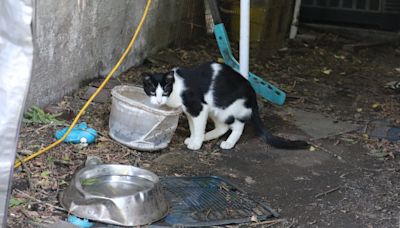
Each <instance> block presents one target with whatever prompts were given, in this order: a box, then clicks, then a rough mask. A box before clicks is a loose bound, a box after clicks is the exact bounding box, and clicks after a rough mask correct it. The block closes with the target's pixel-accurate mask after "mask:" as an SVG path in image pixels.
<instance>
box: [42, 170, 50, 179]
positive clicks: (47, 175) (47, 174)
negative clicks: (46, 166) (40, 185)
mask: <svg viewBox="0 0 400 228" xmlns="http://www.w3.org/2000/svg"><path fill="white" fill-rule="evenodd" d="M49 175H50V171H48V170H45V171H43V172H42V173H40V176H41V177H43V178H47V177H49Z"/></svg>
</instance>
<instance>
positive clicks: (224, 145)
mask: <svg viewBox="0 0 400 228" xmlns="http://www.w3.org/2000/svg"><path fill="white" fill-rule="evenodd" d="M234 146H235V144H233V143H230V142H227V141H222V142H221V145H220V147H221V148H222V149H224V150H229V149H232V148H233V147H234Z"/></svg>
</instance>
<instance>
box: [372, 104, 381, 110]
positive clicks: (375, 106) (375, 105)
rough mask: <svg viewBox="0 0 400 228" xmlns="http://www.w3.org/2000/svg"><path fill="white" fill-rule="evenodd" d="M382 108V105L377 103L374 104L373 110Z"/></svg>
mask: <svg viewBox="0 0 400 228" xmlns="http://www.w3.org/2000/svg"><path fill="white" fill-rule="evenodd" d="M380 106H381V104H380V103H379V102H375V103H374V104H372V108H373V109H377V108H379V107H380Z"/></svg>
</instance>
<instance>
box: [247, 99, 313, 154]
mask: <svg viewBox="0 0 400 228" xmlns="http://www.w3.org/2000/svg"><path fill="white" fill-rule="evenodd" d="M254 103H255V104H253V105H252V106H253V107H252V115H251V123H252V124H253V128H254V130H255V132H256V134H257V135H258V136H260V137H261V138H262V139H263V140H264V141H265V142H267V143H268V144H270V145H271V146H273V147H276V148H280V149H292V150H296V149H308V148H310V144H308V143H307V142H306V141H302V140H288V139H285V138H282V137H279V136H274V135H272V134H271V132H269V131H268V130H267V129H266V128H265V126H264V124H263V122H262V121H261V118H260V114H259V112H258V105H257V101H255V102H254Z"/></svg>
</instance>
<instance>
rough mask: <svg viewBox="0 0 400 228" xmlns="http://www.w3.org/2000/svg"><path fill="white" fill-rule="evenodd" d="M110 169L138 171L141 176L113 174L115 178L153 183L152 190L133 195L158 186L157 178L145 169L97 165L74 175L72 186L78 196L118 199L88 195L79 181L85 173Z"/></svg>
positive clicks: (128, 166) (158, 180) (117, 165)
mask: <svg viewBox="0 0 400 228" xmlns="http://www.w3.org/2000/svg"><path fill="white" fill-rule="evenodd" d="M112 167H114V168H117V169H125V170H129V171H139V172H141V174H142V175H128V174H129V173H125V174H120V175H119V174H115V176H138V177H141V178H144V179H147V180H149V181H151V182H152V183H153V187H152V188H147V189H145V190H142V191H138V192H136V193H134V194H133V195H136V194H143V193H147V192H149V191H152V190H153V189H154V186H155V185H157V184H159V182H160V179H159V177H158V176H157V175H156V174H155V173H153V172H151V171H149V170H146V169H142V168H139V167H135V166H131V165H120V164H99V165H93V166H87V167H84V168H83V169H81V170H79V171H78V172H77V173H76V175H75V178H74V180H73V184H74V186H75V188H76V190H77V191H78V192H79V193H80V194H82V195H83V196H85V198H86V199H89V198H96V199H111V198H119V197H107V196H100V195H94V194H91V193H89V192H87V191H85V190H84V189H83V186H82V183H81V179H82V178H81V177H82V176H83V174H84V173H85V172H95V171H96V170H99V169H100V170H104V169H106V168H112ZM99 176H102V175H99ZM103 176H104V175H103ZM110 176H112V175H110ZM120 197H122V198H123V197H130V196H120Z"/></svg>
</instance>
